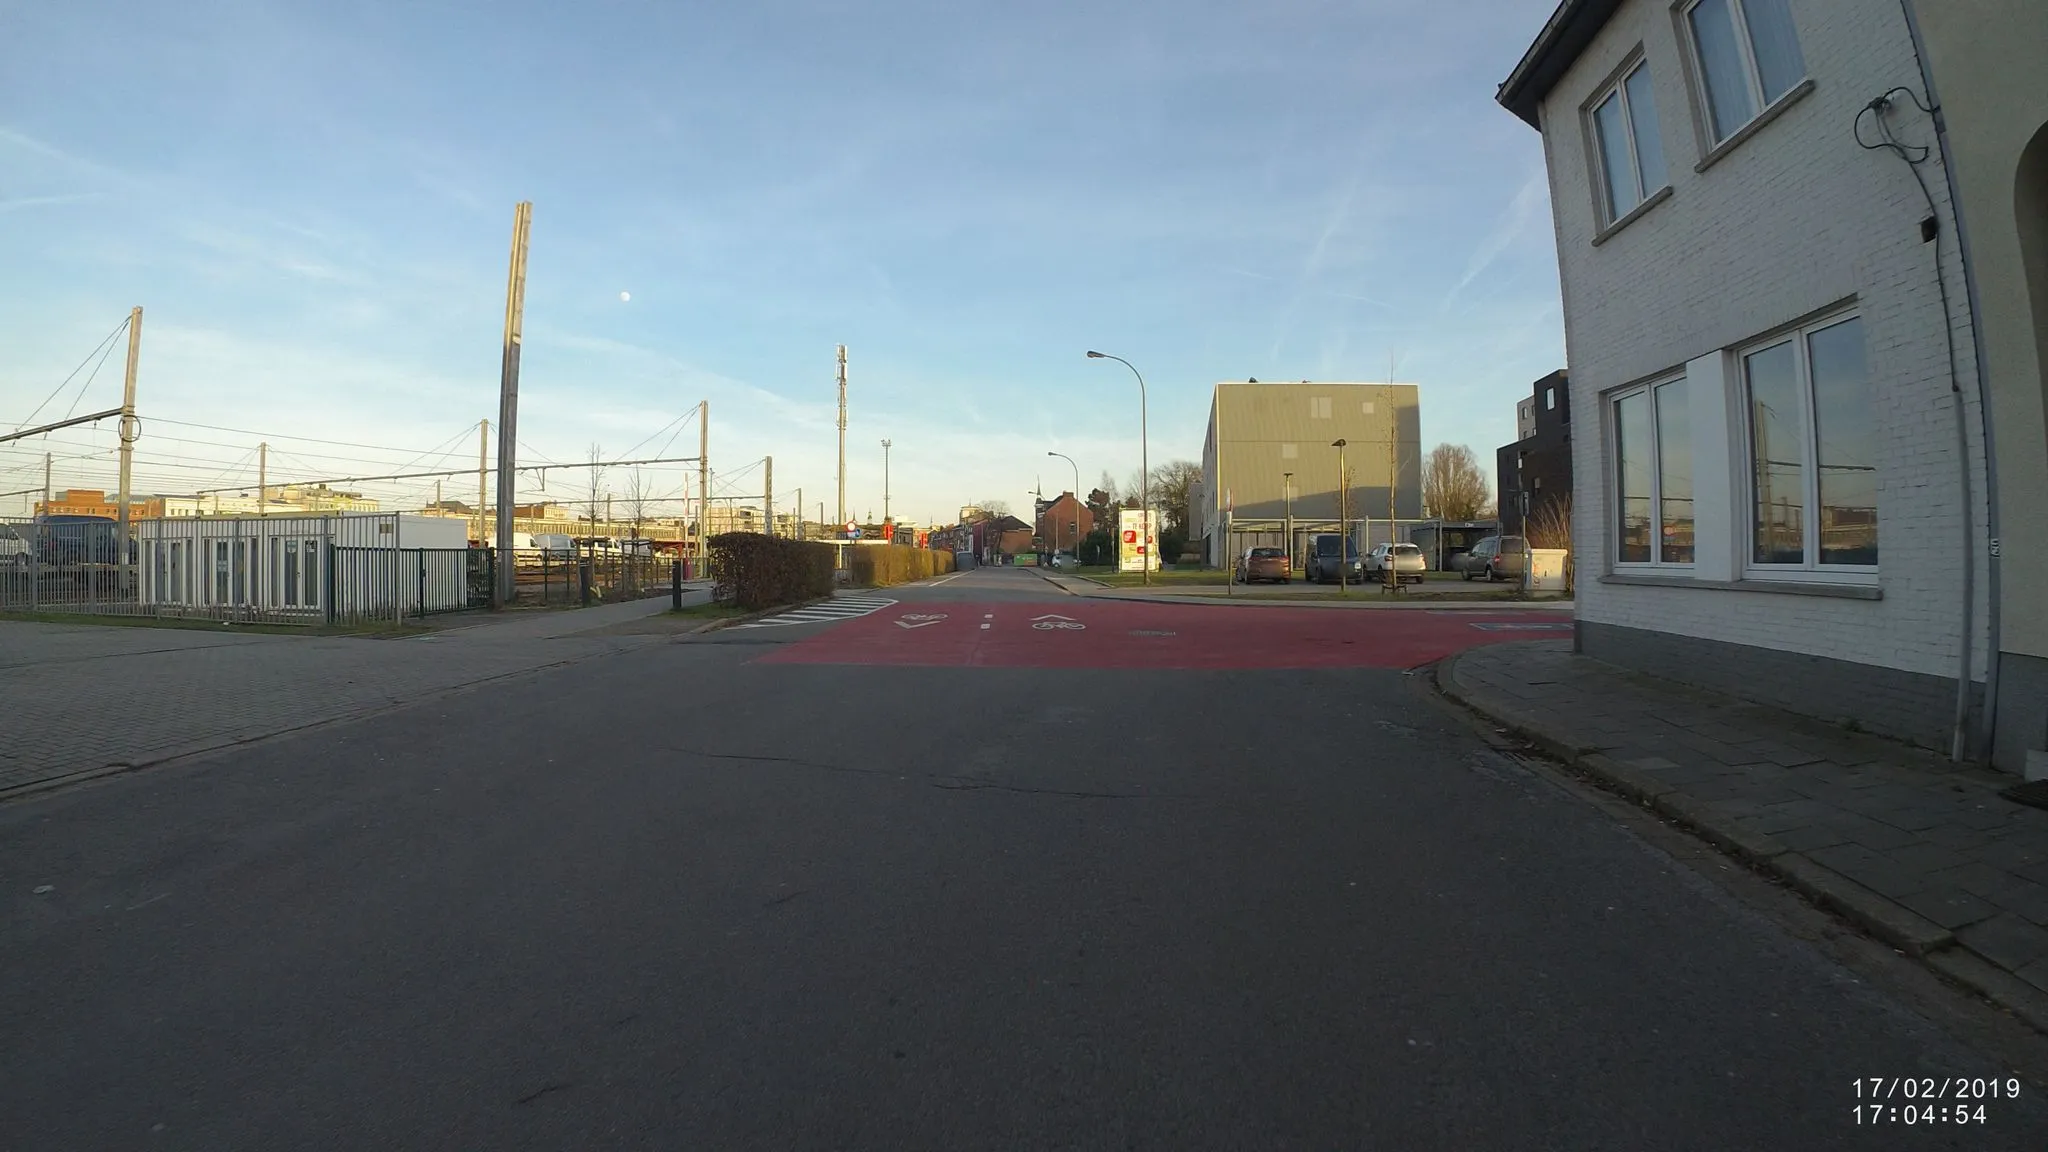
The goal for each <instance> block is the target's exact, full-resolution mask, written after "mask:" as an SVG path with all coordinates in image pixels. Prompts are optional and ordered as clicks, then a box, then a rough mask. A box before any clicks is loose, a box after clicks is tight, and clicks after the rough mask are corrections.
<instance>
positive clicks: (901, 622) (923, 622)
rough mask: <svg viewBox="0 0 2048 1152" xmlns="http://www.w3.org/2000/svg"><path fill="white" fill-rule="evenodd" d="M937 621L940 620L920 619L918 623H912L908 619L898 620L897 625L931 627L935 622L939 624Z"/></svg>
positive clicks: (900, 626) (903, 626)
mask: <svg viewBox="0 0 2048 1152" xmlns="http://www.w3.org/2000/svg"><path fill="white" fill-rule="evenodd" d="M937 623H938V621H937V620H919V621H918V622H917V623H915V624H913V623H911V622H910V621H908V620H898V621H897V622H896V626H897V627H898V628H929V627H931V626H932V625H934V624H937Z"/></svg>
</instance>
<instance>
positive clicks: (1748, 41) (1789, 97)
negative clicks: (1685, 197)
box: [1675, 0, 1813, 157]
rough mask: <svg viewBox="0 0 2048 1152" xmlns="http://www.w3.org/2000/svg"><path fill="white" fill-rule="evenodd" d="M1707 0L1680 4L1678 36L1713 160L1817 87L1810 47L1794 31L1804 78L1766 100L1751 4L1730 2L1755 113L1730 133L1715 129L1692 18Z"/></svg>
mask: <svg viewBox="0 0 2048 1152" xmlns="http://www.w3.org/2000/svg"><path fill="white" fill-rule="evenodd" d="M1702 3H1704V0H1679V3H1678V4H1677V5H1676V8H1675V11H1676V13H1677V15H1678V34H1679V36H1680V38H1681V41H1682V42H1683V43H1684V45H1685V66H1686V67H1685V71H1686V76H1687V79H1688V80H1689V82H1690V83H1689V85H1688V86H1689V87H1690V88H1691V89H1692V100H1693V107H1694V109H1695V110H1696V111H1697V113H1698V120H1699V126H1700V131H1701V135H1702V136H1704V137H1705V138H1706V141H1707V153H1708V155H1709V156H1710V157H1711V156H1713V155H1715V154H1717V153H1718V151H1719V150H1720V149H1723V148H1726V147H1729V146H1731V145H1733V144H1734V143H1735V142H1736V141H1738V140H1740V139H1741V138H1742V137H1743V134H1744V133H1745V132H1747V131H1748V130H1750V129H1751V128H1753V127H1755V126H1756V125H1759V124H1762V123H1763V122H1764V121H1766V120H1768V119H1770V118H1771V117H1772V116H1775V115H1776V114H1777V109H1778V108H1779V107H1780V106H1781V105H1784V104H1789V103H1791V102H1792V101H1794V100H1797V99H1798V98H1799V97H1801V96H1803V95H1805V90H1806V88H1807V87H1808V86H1810V85H1811V84H1812V83H1813V69H1812V66H1811V65H1809V64H1807V62H1806V47H1805V45H1803V44H1799V42H1798V38H1797V34H1798V31H1799V29H1798V27H1797V25H1796V23H1795V25H1794V27H1793V33H1794V39H1793V43H1794V44H1795V45H1798V47H1799V64H1800V68H1801V70H1802V72H1803V73H1804V74H1803V75H1801V76H1800V78H1799V79H1798V80H1795V81H1793V82H1792V83H1791V84H1790V85H1788V86H1787V87H1786V89H1785V90H1784V91H1783V92H1780V93H1779V94H1778V96H1777V97H1776V98H1775V99H1770V100H1766V99H1765V98H1764V78H1763V69H1762V68H1760V67H1759V66H1758V65H1757V62H1756V38H1755V37H1754V36H1752V35H1751V34H1750V31H1749V0H1727V3H1728V14H1729V19H1730V20H1731V21H1732V22H1733V24H1734V28H1735V51H1736V54H1737V56H1739V57H1740V59H1741V63H1742V76H1743V79H1744V80H1745V81H1746V82H1747V85H1748V89H1749V99H1750V103H1751V104H1752V105H1753V106H1754V111H1752V112H1751V113H1750V114H1749V118H1748V119H1746V120H1744V121H1743V122H1742V123H1740V124H1733V125H1730V126H1729V128H1728V131H1726V132H1717V131H1716V129H1715V127H1714V98H1713V94H1712V93H1711V92H1709V91H1708V90H1707V61H1706V58H1705V57H1704V56H1702V55H1701V54H1700V43H1699V36H1698V34H1697V33H1696V32H1695V31H1694V30H1693V22H1692V14H1693V10H1694V9H1696V8H1698V7H1699V6H1700V5H1701V4H1702Z"/></svg>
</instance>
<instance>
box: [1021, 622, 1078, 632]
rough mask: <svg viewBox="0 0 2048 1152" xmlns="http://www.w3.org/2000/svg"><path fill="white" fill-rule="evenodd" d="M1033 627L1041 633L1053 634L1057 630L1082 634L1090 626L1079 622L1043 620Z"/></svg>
mask: <svg viewBox="0 0 2048 1152" xmlns="http://www.w3.org/2000/svg"><path fill="white" fill-rule="evenodd" d="M1032 627H1033V628H1036V629H1038V630H1039V631H1040V632H1052V631H1055V630H1058V631H1062V632H1080V631H1083V630H1085V629H1086V628H1087V627H1088V626H1087V625H1086V624H1083V623H1081V622H1080V621H1079V620H1041V621H1039V622H1038V623H1036V624H1033V625H1032Z"/></svg>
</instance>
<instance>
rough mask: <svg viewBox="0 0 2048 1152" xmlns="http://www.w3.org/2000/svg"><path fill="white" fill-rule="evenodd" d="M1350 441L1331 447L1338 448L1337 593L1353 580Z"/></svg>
mask: <svg viewBox="0 0 2048 1152" xmlns="http://www.w3.org/2000/svg"><path fill="white" fill-rule="evenodd" d="M1346 443H1348V441H1344V440H1338V441H1335V442H1333V443H1332V444H1331V445H1330V447H1332V448H1335V449H1336V450H1337V536H1338V541H1337V595H1339V596H1343V595H1345V594H1346V593H1345V586H1346V585H1347V584H1348V583H1349V582H1350V580H1351V555H1350V553H1351V479H1350V477H1348V476H1346V475H1345V474H1344V445H1345V444H1346Z"/></svg>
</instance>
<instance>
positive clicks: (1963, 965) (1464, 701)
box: [1434, 653, 2048, 1033]
mask: <svg viewBox="0 0 2048 1152" xmlns="http://www.w3.org/2000/svg"><path fill="white" fill-rule="evenodd" d="M1463 655H1464V654H1463V653H1460V654H1459V655H1456V656H1450V657H1447V658H1445V659H1443V660H1440V661H1438V662H1437V664H1436V667H1435V669H1434V677H1435V683H1436V689H1437V691H1438V693H1440V694H1441V695H1443V696H1445V697H1447V698H1448V699H1451V700H1453V701H1456V702H1457V703H1458V704H1459V705H1461V706H1463V707H1464V708H1466V709H1467V710H1469V711H1470V712H1472V713H1473V714H1474V715H1475V716H1478V717H1481V718H1483V719H1485V720H1488V721H1490V722H1492V723H1493V724H1494V725H1496V726H1498V727H1500V728H1503V729H1505V730H1506V731H1507V732H1509V733H1510V734H1512V735H1514V736H1516V737H1517V738H1519V739H1521V740H1523V741H1526V742H1527V743H1529V744H1530V745H1532V746H1534V747H1535V748H1536V749H1537V750H1539V751H1541V752H1542V753H1543V754H1544V755H1546V756H1549V757H1550V758H1552V759H1554V760H1557V761H1560V762H1562V763H1564V764H1566V765H1568V766H1570V767H1571V768H1572V769H1574V770H1575V771H1577V772H1579V773H1581V774H1583V775H1585V776H1587V777H1590V778H1591V779H1592V780H1594V781H1595V782H1597V783H1599V784H1601V785H1603V786H1605V787H1607V788H1608V789H1610V790H1612V791H1615V792H1619V793H1620V794H1622V795H1623V796H1626V797H1628V798H1629V799H1631V800H1634V801H1635V802H1636V803H1638V804H1640V805H1642V806H1643V807H1644V808H1647V809H1649V810H1650V811H1652V812H1655V813H1656V814H1658V815H1659V816H1662V817H1664V818H1666V819H1668V820H1670V821H1672V822H1673V823H1675V824H1678V825H1680V826H1681V827H1683V828H1685V829H1686V830H1687V831H1689V832H1691V833H1693V834H1694V835H1696V836H1698V837H1700V838H1701V839H1703V840H1705V841H1707V842H1708V843H1710V844H1712V845H1714V846H1715V847H1717V848H1719V849H1721V850H1722V851H1724V852H1726V853H1728V854H1729V855H1731V856H1734V857H1736V858H1737V859H1740V860H1742V861H1744V862H1745V863H1747V864H1749V865H1750V866H1751V867H1753V868H1755V869H1756V870H1758V871H1760V872H1763V873H1765V874H1766V875H1769V876H1771V877H1773V878H1775V879H1777V880H1778V881H1780V882H1781V883H1784V884H1785V885H1787V886H1789V887H1790V888H1792V889H1793V890H1795V891H1797V892H1798V893H1799V894H1800V895H1802V896H1804V897H1806V899H1807V900H1809V901H1811V902H1812V903H1813V904H1815V905H1816V906H1818V907H1820V908H1823V909H1825V910H1827V911H1829V912H1831V913H1833V914H1835V915H1837V916H1840V917H1841V918H1843V919H1845V920H1847V921H1849V922H1850V923H1852V924H1854V925H1856V926H1857V927H1858V928H1861V929H1862V930H1864V931H1865V932H1867V933H1869V934H1870V935H1872V936H1874V937H1876V938H1877V939H1879V940H1882V941H1884V942H1885V943H1886V944H1889V945H1891V946H1892V947H1893V948H1896V949H1898V950H1899V951H1900V952H1903V953H1905V954H1907V955H1909V956H1912V957H1915V958H1916V959H1919V960H1920V961H1922V962H1923V963H1925V964H1927V965H1928V966H1929V967H1931V968H1933V969H1934V970H1935V971H1937V972H1939V973H1941V974H1942V975H1943V976H1946V977H1947V978H1948V979H1950V980H1951V981H1953V982H1955V983H1957V984H1960V985H1962V986H1963V987H1965V988H1967V989H1969V990H1970V991H1972V992H1975V993H1976V994H1978V995H1979V996H1982V997H1984V998H1985V999H1987V1000H1990V1001H1991V1002H1993V1003H1995V1004H1997V1005H1999V1006H2000V1007H2002V1008H2005V1009H2006V1010H2008V1011H2010V1012H2012V1013H2013V1014H2014V1015H2015V1016H2018V1017H2019V1018H2021V1019H2022V1020H2024V1021H2026V1022H2027V1023H2028V1024H2029V1025H2031V1026H2032V1027H2034V1028H2035V1029H2036V1030H2038V1031H2041V1032H2044V1033H2048V996H2044V995H2043V994H2041V993H2040V992H2037V991H2035V990H2034V989H2033V988H2032V987H2030V986H2028V985H2027V984H2026V982H2024V981H2022V980H2020V979H2019V978H2018V977H2016V976H2014V975H2012V974H2011V973H2009V972H2007V971H2005V970H2004V969H2002V968H1999V967H1998V966H1997V965H1995V964H1993V963H1991V962H1989V961H1987V960H1985V959H1984V958H1983V957H1980V956H1978V955H1977V954H1976V953H1974V952H1972V951H1970V950H1969V949H1968V948H1967V947H1966V946H1962V945H1960V944H1959V942H1958V941H1957V939H1956V937H1955V934H1954V933H1952V932H1950V931H1949V930H1948V929H1946V928H1943V927H1942V926H1941V925H1939V924H1936V923H1934V922H1933V921H1931V920H1929V919H1927V918H1926V917H1924V916H1921V915H1920V914H1919V913H1917V912H1914V911H1913V910H1912V909H1910V908H1907V907H1906V906H1905V905H1903V904H1900V903H1898V902H1896V901H1894V900H1891V899H1889V898H1887V897H1885V896H1881V895H1879V894H1878V893H1876V892H1873V891H1871V890H1870V889H1869V888H1866V887H1864V886H1863V885H1861V884H1858V883H1857V882H1855V881H1854V880H1851V879H1849V878H1848V877H1846V876H1843V875H1842V874H1841V873H1839V872H1835V871H1834V870H1832V869H1830V868H1827V867H1825V866H1823V865H1821V864H1819V863H1816V862H1815V861H1813V860H1812V859H1809V858H1808V857H1806V856H1805V855H1802V854H1801V853H1798V852H1793V851H1791V850H1789V849H1787V848H1786V847H1785V845H1783V844H1781V843H1779V842H1778V841H1777V840H1775V839H1773V838H1772V837H1770V836H1766V835H1764V834H1763V833H1760V832H1753V831H1750V830H1748V829H1746V828H1743V827H1741V826H1739V825H1737V824H1735V823H1733V822H1732V821H1729V820H1727V819H1725V818H1723V817H1722V816H1720V814H1719V813H1717V812H1716V811H1715V810H1714V808H1713V806H1712V805H1710V804H1708V803H1707V802H1706V801H1703V800H1700V799H1698V798H1696V797H1693V796H1690V795H1687V794H1686V793H1684V792H1683V791H1680V790H1679V789H1678V788H1676V787H1674V786H1673V785H1672V784H1671V783H1670V782H1669V781H1665V780H1661V779H1658V778H1657V777H1656V775H1655V774H1654V773H1650V772H1645V771H1642V770H1641V769H1638V768H1635V767H1634V766H1632V765H1629V764H1625V763H1623V762H1621V761H1618V760H1616V759H1614V758H1613V757H1611V756H1608V755H1606V754H1605V753H1604V752H1602V751H1601V750H1600V749H1598V748H1591V747H1581V746H1578V745H1574V744H1572V743H1571V742H1569V741H1568V740H1566V739H1564V738H1562V737H1560V736H1558V735H1557V734H1556V733H1554V732H1551V731H1547V730H1546V724H1545V722H1544V720H1543V718H1541V717H1539V716H1536V715H1534V714H1531V713H1528V712H1524V711H1522V710H1520V709H1517V708H1514V707H1513V706H1511V705H1507V704H1505V703H1502V702H1500V701H1497V700H1493V699H1487V700H1485V701H1481V700H1478V699H1475V696H1476V695H1477V694H1476V693H1473V692H1470V691H1467V690H1466V689H1464V688H1462V687H1460V686H1459V684H1458V682H1457V665H1458V661H1459V660H1460V659H1462V658H1463Z"/></svg>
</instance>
